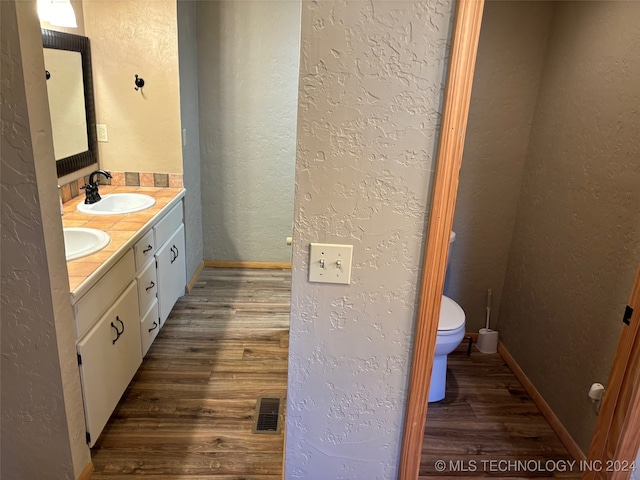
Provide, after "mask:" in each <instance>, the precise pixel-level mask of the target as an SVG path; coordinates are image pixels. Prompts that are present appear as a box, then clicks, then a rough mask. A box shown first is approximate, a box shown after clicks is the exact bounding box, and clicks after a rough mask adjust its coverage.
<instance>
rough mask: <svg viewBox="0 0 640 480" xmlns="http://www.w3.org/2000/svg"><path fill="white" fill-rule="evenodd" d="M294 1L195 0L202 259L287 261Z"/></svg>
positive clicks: (296, 38) (296, 29)
mask: <svg viewBox="0 0 640 480" xmlns="http://www.w3.org/2000/svg"><path fill="white" fill-rule="evenodd" d="M299 45H300V1H266V2H265V1H244V2H210V1H203V2H198V47H199V48H198V83H199V89H200V90H199V96H200V144H201V154H202V222H203V230H204V258H205V259H207V260H248V261H289V260H290V258H291V247H289V246H287V245H286V243H285V240H286V237H288V236H291V225H292V218H293V182H294V164H295V156H296V154H295V142H296V140H295V139H296V105H297V103H296V102H297V93H298V65H299V58H300V49H299Z"/></svg>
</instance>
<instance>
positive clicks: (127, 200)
mask: <svg viewBox="0 0 640 480" xmlns="http://www.w3.org/2000/svg"><path fill="white" fill-rule="evenodd" d="M155 204H156V199H155V198H153V197H150V196H149V195H145V194H144V193H111V194H108V195H104V196H103V197H102V200H100V201H99V202H96V203H92V204H91V205H87V204H85V203H80V204H78V211H79V212H82V213H88V214H90V215H120V214H123V213H132V212H139V211H140V210H146V209H147V208H149V207H153V206H154V205H155Z"/></svg>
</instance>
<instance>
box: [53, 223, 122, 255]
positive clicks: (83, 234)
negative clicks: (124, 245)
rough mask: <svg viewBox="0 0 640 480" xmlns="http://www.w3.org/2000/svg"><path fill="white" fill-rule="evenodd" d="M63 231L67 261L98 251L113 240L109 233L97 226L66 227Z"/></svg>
mask: <svg viewBox="0 0 640 480" xmlns="http://www.w3.org/2000/svg"><path fill="white" fill-rule="evenodd" d="M63 233H64V253H65V255H66V257H67V262H68V261H69V260H75V259H77V258H81V257H86V256H87V255H91V254H92V253H96V252H97V251H99V250H102V249H103V248H104V247H106V246H107V245H109V242H110V241H111V237H110V236H109V234H107V233H106V232H103V231H102V230H97V229H95V228H64V229H63Z"/></svg>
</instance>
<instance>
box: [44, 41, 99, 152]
mask: <svg viewBox="0 0 640 480" xmlns="http://www.w3.org/2000/svg"><path fill="white" fill-rule="evenodd" d="M44 66H45V69H46V70H47V72H48V75H47V94H48V97H49V110H50V114H51V127H52V129H53V149H54V152H55V158H56V160H61V159H63V158H65V157H70V156H72V155H76V154H79V153H81V152H84V151H86V150H88V149H89V144H88V140H87V118H86V114H85V110H84V104H85V99H84V86H83V83H82V57H81V55H80V52H72V51H67V50H54V49H51V48H45V49H44Z"/></svg>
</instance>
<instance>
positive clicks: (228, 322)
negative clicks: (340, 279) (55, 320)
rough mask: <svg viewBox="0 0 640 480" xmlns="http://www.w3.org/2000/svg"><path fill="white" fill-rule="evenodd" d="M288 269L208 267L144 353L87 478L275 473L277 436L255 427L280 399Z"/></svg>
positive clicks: (157, 479) (260, 479) (260, 478)
mask: <svg viewBox="0 0 640 480" xmlns="http://www.w3.org/2000/svg"><path fill="white" fill-rule="evenodd" d="M290 291H291V272H290V271H288V270H248V269H213V268H206V269H204V271H203V272H202V274H201V276H200V277H199V279H198V280H197V282H196V284H195V286H194V288H193V289H192V291H191V293H190V294H189V295H185V296H184V297H183V298H181V299H180V300H179V301H178V303H177V304H176V306H175V307H174V309H173V311H172V312H171V315H170V316H169V318H168V319H167V322H166V323H165V325H164V327H163V328H162V330H161V331H160V333H159V334H158V337H157V338H156V340H155V342H154V343H153V345H152V346H151V349H150V350H149V352H148V353H147V355H146V357H145V359H144V361H143V363H142V366H141V367H140V368H139V370H138V372H137V373H136V375H135V377H134V379H133V380H132V382H131V384H130V385H129V387H128V389H127V390H126V392H125V394H124V395H123V397H122V399H121V401H120V403H119V404H118V407H117V408H116V410H115V412H114V413H113V415H112V417H111V419H110V420H109V422H108V424H107V426H106V427H105V429H104V431H103V432H102V435H101V436H100V438H99V439H98V442H97V443H96V446H95V447H94V448H93V449H92V461H93V464H94V466H95V472H94V474H93V476H92V480H126V479H131V478H133V477H136V478H140V479H153V480H232V479H233V480H236V479H246V480H276V479H277V480H280V479H281V478H282V458H283V443H284V435H283V433H280V434H277V435H274V434H252V433H251V430H252V427H253V421H254V412H255V406H256V400H257V397H258V396H259V395H266V396H275V397H282V398H283V401H284V399H285V398H286V388H287V355H288V346H289V311H290Z"/></svg>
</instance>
